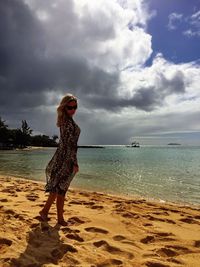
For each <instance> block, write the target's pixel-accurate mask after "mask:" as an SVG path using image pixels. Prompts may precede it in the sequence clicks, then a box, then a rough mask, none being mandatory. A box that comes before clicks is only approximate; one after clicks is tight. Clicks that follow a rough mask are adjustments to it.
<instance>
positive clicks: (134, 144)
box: [126, 141, 140, 147]
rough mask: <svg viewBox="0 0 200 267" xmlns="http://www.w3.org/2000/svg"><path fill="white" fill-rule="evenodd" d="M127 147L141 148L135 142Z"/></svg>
mask: <svg viewBox="0 0 200 267" xmlns="http://www.w3.org/2000/svg"><path fill="white" fill-rule="evenodd" d="M126 147H140V144H139V142H136V141H134V142H132V143H131V145H130V146H126Z"/></svg>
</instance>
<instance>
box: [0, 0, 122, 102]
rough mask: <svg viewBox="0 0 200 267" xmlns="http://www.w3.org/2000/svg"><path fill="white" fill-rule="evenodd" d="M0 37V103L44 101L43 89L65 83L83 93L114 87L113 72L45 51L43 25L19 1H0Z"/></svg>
mask: <svg viewBox="0 0 200 267" xmlns="http://www.w3.org/2000/svg"><path fill="white" fill-rule="evenodd" d="M0 39H1V43H0V59H1V60H0V90H1V98H0V104H1V107H3V106H5V107H6V105H7V104H8V103H9V104H10V103H12V104H13V105H14V106H16V107H20V106H21V105H23V107H34V106H38V105H40V104H45V96H44V94H43V92H45V91H51V90H53V91H54V90H57V89H60V90H61V91H62V90H63V91H64V90H66V85H67V87H68V88H72V89H74V90H75V91H77V92H78V91H79V92H80V94H83V93H84V94H85V95H87V94H94V95H95V94H96V93H99V94H104V93H106V92H107V91H108V88H109V92H110V91H111V90H112V89H113V88H114V87H113V85H115V87H117V84H118V74H116V73H113V74H112V73H111V74H109V73H106V72H104V71H103V70H101V69H98V68H90V67H89V65H88V63H87V62H86V60H84V59H83V58H80V57H79V58H77V57H76V55H71V56H68V57H65V58H64V57H61V56H59V55H57V56H55V55H54V56H53V55H47V54H46V49H47V44H46V43H45V32H44V29H43V28H42V26H41V24H40V23H39V21H38V20H37V19H36V18H35V17H34V15H33V14H32V13H31V11H30V9H29V7H28V6H27V5H25V4H24V3H23V2H22V1H18V0H15V1H11V0H8V1H7V0H6V1H5V0H4V1H1V2H0ZM95 92H96V93H95ZM113 93H114V92H113ZM84 94H83V96H84Z"/></svg>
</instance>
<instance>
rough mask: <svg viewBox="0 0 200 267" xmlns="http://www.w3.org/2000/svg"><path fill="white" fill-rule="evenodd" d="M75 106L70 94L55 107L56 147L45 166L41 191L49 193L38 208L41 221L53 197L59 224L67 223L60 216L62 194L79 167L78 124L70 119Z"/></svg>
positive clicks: (74, 99)
mask: <svg viewBox="0 0 200 267" xmlns="http://www.w3.org/2000/svg"><path fill="white" fill-rule="evenodd" d="M76 109H77V98H76V97H75V96H74V95H72V94H67V95H65V96H64V97H63V99H62V100H61V102H60V105H59V106H58V108H57V115H58V116H57V126H58V127H60V140H59V145H58V148H57V150H56V152H55V154H54V155H53V157H52V159H51V160H50V161H49V163H48V164H47V167H46V169H45V173H46V181H47V183H46V185H45V192H49V193H50V194H49V197H48V199H47V201H46V203H45V205H44V207H43V209H42V210H41V211H40V212H39V213H40V216H41V218H42V219H43V220H44V221H47V220H48V217H47V215H48V212H49V209H50V207H51V205H52V204H53V202H54V200H55V199H56V207H57V219H58V223H59V224H60V225H63V226H65V225H67V222H66V221H65V220H64V217H63V207H64V200H65V194H66V192H67V190H68V187H69V185H70V183H71V181H72V179H73V177H74V175H75V174H76V173H77V172H78V171H79V166H78V162H77V142H78V139H79V135H80V131H81V130H80V128H79V126H78V125H77V124H76V123H75V122H74V120H73V115H74V114H75V111H76Z"/></svg>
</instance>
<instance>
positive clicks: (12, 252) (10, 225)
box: [0, 176, 200, 267]
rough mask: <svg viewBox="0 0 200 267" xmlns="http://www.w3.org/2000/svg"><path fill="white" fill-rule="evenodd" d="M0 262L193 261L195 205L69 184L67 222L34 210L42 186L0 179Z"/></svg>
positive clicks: (34, 265)
mask: <svg viewBox="0 0 200 267" xmlns="http://www.w3.org/2000/svg"><path fill="white" fill-rule="evenodd" d="M0 191H1V195H0V211H1V213H0V221H1V228H0V266H3V267H4V266H5V267H6V266H14V267H18V266H19V267H23V266H26V267H39V266H49V267H53V266H63V267H66V266H81V267H87V266H88V267H89V266H90V267H100V266H101V267H106V266H123V267H126V266H131V267H132V266H133V267H138V266H148V267H166V266H170V267H171V266H172V267H173V266H177V267H178V266H189V267H198V266H200V207H199V206H193V207H192V206H184V205H181V204H179V205H178V204H177V205H175V204H172V203H171V204H169V203H168V204H166V203H158V202H153V201H152V202H150V201H147V200H145V199H142V198H141V199H139V198H137V199H136V198H127V197H121V196H120V197H117V196H112V195H108V194H102V193H98V192H90V191H83V190H78V189H70V190H69V191H68V194H67V196H66V201H65V207H64V215H65V220H67V221H68V222H69V226H59V225H58V224H56V205H55V203H54V204H53V206H52V208H51V210H50V214H49V217H50V220H49V221H48V222H42V221H41V219H40V217H39V216H38V212H39V210H40V209H41V207H42V206H43V203H44V202H45V200H46V198H47V196H48V194H45V193H44V183H42V182H34V181H27V180H24V179H18V178H14V177H11V176H9V177H8V176H1V177H0Z"/></svg>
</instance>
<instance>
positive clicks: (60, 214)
mask: <svg viewBox="0 0 200 267" xmlns="http://www.w3.org/2000/svg"><path fill="white" fill-rule="evenodd" d="M64 201H65V196H62V195H59V194H57V199H56V206H57V218H58V223H59V224H61V225H63V226H64V225H68V224H67V222H65V220H64V217H63V208H64Z"/></svg>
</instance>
